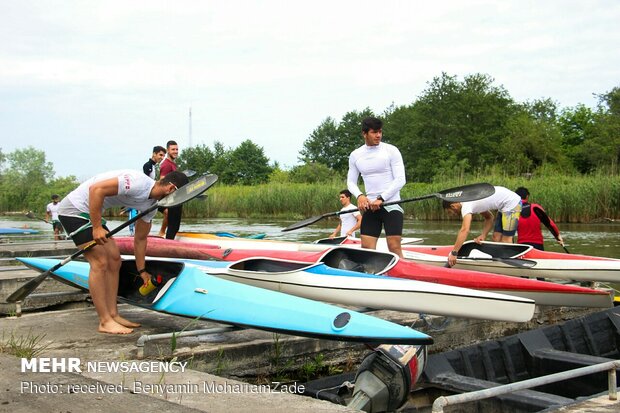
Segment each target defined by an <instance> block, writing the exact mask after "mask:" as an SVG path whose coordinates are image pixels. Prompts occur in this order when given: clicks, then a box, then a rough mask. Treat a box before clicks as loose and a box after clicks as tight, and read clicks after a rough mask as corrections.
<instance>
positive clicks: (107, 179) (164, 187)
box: [58, 170, 188, 334]
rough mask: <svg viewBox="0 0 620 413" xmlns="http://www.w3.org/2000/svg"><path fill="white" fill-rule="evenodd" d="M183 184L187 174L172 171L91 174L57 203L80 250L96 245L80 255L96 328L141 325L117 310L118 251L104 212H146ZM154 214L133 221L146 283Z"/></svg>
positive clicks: (115, 330) (124, 330)
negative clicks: (119, 209)
mask: <svg viewBox="0 0 620 413" xmlns="http://www.w3.org/2000/svg"><path fill="white" fill-rule="evenodd" d="M187 182H188V179H187V176H185V175H184V174H183V173H181V172H176V171H175V172H173V173H170V174H168V175H166V177H165V178H164V179H161V180H160V181H157V182H155V181H154V180H153V179H151V178H150V177H148V176H146V175H144V173H143V172H142V171H133V170H119V171H111V172H106V173H102V174H100V175H97V176H95V177H93V178H90V179H89V180H87V181H86V182H84V183H82V184H81V185H80V186H79V187H77V188H76V189H75V190H74V191H73V192H71V193H70V194H69V195H67V196H66V197H65V198H64V199H63V200H62V202H60V206H59V209H58V218H59V219H60V222H61V223H62V225H63V227H64V228H65V231H66V232H67V234H69V236H70V237H71V238H72V239H73V242H74V243H75V245H77V246H78V247H79V248H80V249H83V248H85V247H86V246H87V245H88V244H90V243H91V242H92V241H95V242H96V243H97V245H95V246H94V247H92V248H90V249H88V250H86V251H85V252H84V257H85V258H86V260H87V261H88V263H89V264H90V273H89V278H88V287H89V290H90V295H91V297H92V299H93V304H94V305H95V310H97V315H98V316H99V328H98V330H99V332H101V333H109V334H129V333H131V332H132V331H133V328H135V327H139V326H140V325H139V324H137V323H133V322H131V321H128V320H126V319H125V318H123V317H121V316H120V315H119V314H118V308H117V305H116V298H117V294H118V284H119V271H120V267H121V255H120V252H119V250H118V247H117V245H116V242H115V241H114V238H107V237H106V235H107V233H108V232H109V230H108V228H107V227H106V226H105V221H104V220H103V219H102V217H101V215H102V212H103V210H104V209H106V208H110V207H113V206H124V207H129V208H134V209H136V210H138V211H146V210H147V209H149V208H151V207H152V206H154V205H155V204H156V203H157V201H158V200H160V199H162V198H164V197H165V196H167V195H169V194H171V193H172V192H174V191H175V190H177V189H178V188H179V187H181V186H183V185H185V184H187ZM156 213H157V210H156V209H155V210H153V211H152V212H151V213H149V214H147V215H145V216H143V217H142V218H141V219H139V220H138V221H137V222H136V233H135V237H134V249H135V257H136V266H137V267H138V273H139V274H140V276H141V277H142V279H143V281H144V282H145V283H146V282H147V281H150V279H151V275H150V274H148V273H147V272H146V269H145V256H146V244H147V236H148V234H149V232H150V230H151V220H152V219H153V216H155V214H156Z"/></svg>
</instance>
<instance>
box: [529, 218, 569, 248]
mask: <svg viewBox="0 0 620 413" xmlns="http://www.w3.org/2000/svg"><path fill="white" fill-rule="evenodd" d="M534 213H535V214H536V216H537V217H538V219H539V220H540V222H542V223H543V225H544V226H545V227H547V229H548V230H549V232H550V233H551V235H553V238H555V240H556V241H557V242H558V243H559V244H560V245H561V246H562V248H564V251H565V252H566V253H567V254H570V252H569V251H568V249H567V248H566V247H565V246H564V243H561V242H560V233H559V232H558V231H557V230H556V229H555V228H554V227H553V225H551V218H549V215H547V213H546V212H545V211H543V210H542V209H538V208H535V209H534Z"/></svg>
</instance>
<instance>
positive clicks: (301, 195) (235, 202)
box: [183, 172, 620, 222]
mask: <svg viewBox="0 0 620 413" xmlns="http://www.w3.org/2000/svg"><path fill="white" fill-rule="evenodd" d="M477 182H489V183H492V184H493V185H501V186H505V187H507V188H509V189H512V190H515V189H516V188H517V187H519V186H525V187H527V188H528V189H529V191H530V193H531V195H530V201H532V202H535V203H538V204H540V205H542V206H543V207H544V208H545V210H546V211H547V212H548V213H549V215H550V216H551V217H552V218H553V219H554V220H555V221H557V222H592V221H595V220H603V219H613V220H617V219H620V177H619V176H617V175H614V176H608V175H604V174H595V175H561V174H557V173H548V174H541V175H536V176H527V177H514V176H507V175H505V174H503V173H501V172H495V173H492V174H490V175H489V174H484V175H483V174H481V173H480V174H478V175H474V176H469V177H462V176H461V177H454V178H442V179H440V180H437V181H435V182H433V183H408V184H407V185H406V186H405V187H404V188H403V190H402V191H401V196H402V197H403V198H410V197H416V196H421V195H426V194H430V193H434V192H437V191H439V190H443V189H447V188H452V187H455V186H460V185H465V184H472V183H477ZM345 186H346V185H345V184H344V183H342V184H339V183H321V184H293V183H291V184H286V183H277V184H264V185H256V186H223V185H217V186H215V187H213V188H211V189H209V192H208V196H207V198H206V199H205V200H194V201H191V202H189V203H187V204H186V206H185V207H184V210H183V211H184V215H185V216H187V217H194V218H200V217H203V218H216V217H220V218H237V217H238V218H262V217H274V218H285V219H302V218H306V217H309V216H313V215H319V214H322V213H325V212H332V211H337V210H339V209H340V203H339V202H338V192H340V191H341V190H342V189H343V188H345ZM403 207H404V210H405V215H406V216H407V218H409V219H419V220H445V219H448V217H447V216H446V214H445V213H444V212H443V210H442V209H441V203H440V202H439V201H438V200H436V199H430V200H424V201H419V202H410V203H405V204H403Z"/></svg>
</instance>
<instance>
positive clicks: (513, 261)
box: [456, 256, 536, 268]
mask: <svg viewBox="0 0 620 413" xmlns="http://www.w3.org/2000/svg"><path fill="white" fill-rule="evenodd" d="M456 258H457V259H458V258H460V259H467V260H474V261H497V262H501V263H504V264H507V265H511V266H513V267H519V268H532V267H533V266H535V265H536V261H532V260H526V259H522V258H498V257H489V258H486V257H485V258H482V257H467V256H463V257H456Z"/></svg>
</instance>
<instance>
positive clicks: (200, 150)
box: [177, 144, 215, 175]
mask: <svg viewBox="0 0 620 413" xmlns="http://www.w3.org/2000/svg"><path fill="white" fill-rule="evenodd" d="M214 161H215V155H214V154H213V152H211V150H210V149H209V148H208V147H207V146H206V145H204V144H200V145H196V146H192V147H190V148H186V149H184V150H183V152H181V155H179V158H178V159H177V165H178V166H179V170H188V169H189V170H192V171H196V173H198V174H201V175H202V174H205V173H207V172H209V171H210V170H211V168H212V167H213V164H214Z"/></svg>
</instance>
